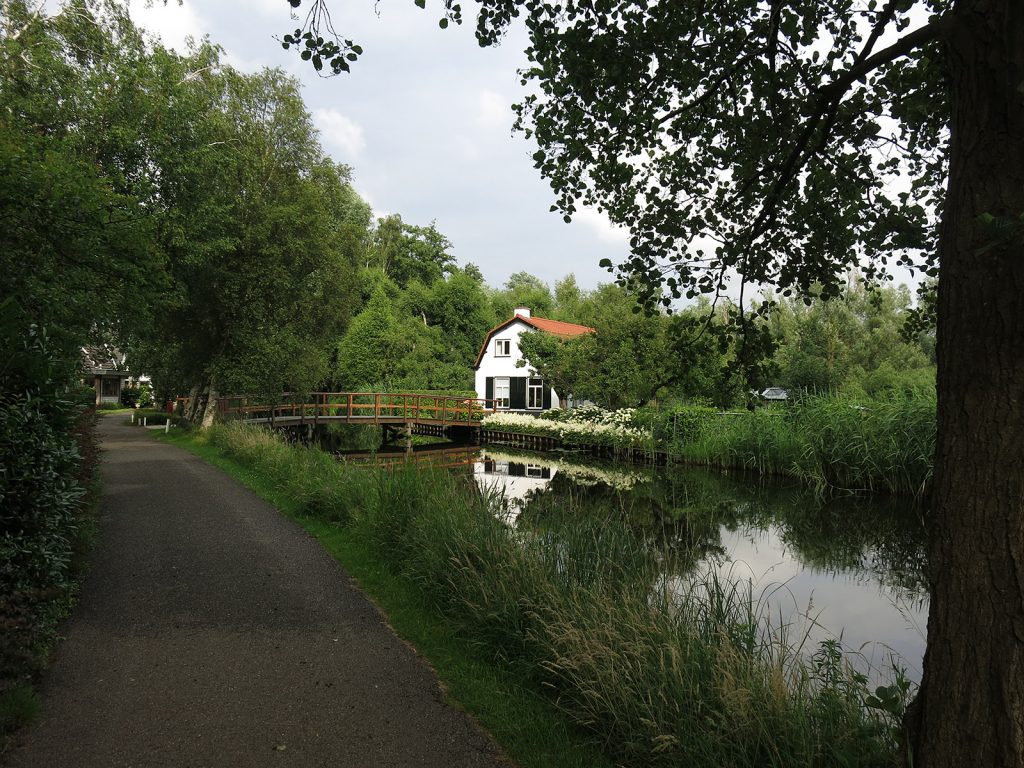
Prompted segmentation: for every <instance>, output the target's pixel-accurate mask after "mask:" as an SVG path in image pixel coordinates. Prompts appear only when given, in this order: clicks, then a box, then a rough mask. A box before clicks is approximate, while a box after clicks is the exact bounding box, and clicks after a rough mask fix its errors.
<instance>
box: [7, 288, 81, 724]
mask: <svg viewBox="0 0 1024 768" xmlns="http://www.w3.org/2000/svg"><path fill="white" fill-rule="evenodd" d="M26 328H27V329H28V330H27V333H26V332H25V329H26ZM0 338H2V339H3V340H4V341H5V342H7V343H5V344H4V345H3V348H4V349H7V350H10V352H9V353H7V355H6V357H5V359H3V360H2V361H0V393H2V394H0V740H2V738H3V735H4V734H5V732H7V731H9V730H11V729H12V728H14V727H17V726H18V725H20V724H22V722H23V721H25V720H27V719H29V718H30V716H31V714H32V712H33V710H34V694H33V693H32V689H31V684H32V681H33V679H34V676H35V675H36V674H37V673H38V672H39V671H40V669H41V667H42V665H43V663H44V661H45V657H46V651H47V649H48V647H49V645H50V643H51V642H52V640H53V637H54V633H55V629H56V624H57V621H58V620H59V619H60V618H61V617H62V616H63V615H64V614H65V612H66V611H67V609H68V607H69V605H70V601H71V598H72V596H73V590H74V581H73V579H74V576H75V570H76V569H75V566H76V564H77V562H78V559H79V557H78V556H79V555H80V554H81V550H82V547H83V538H84V537H83V534H84V532H85V531H86V530H87V529H88V527H89V521H88V519H87V516H86V512H87V510H88V507H89V502H90V490H91V486H92V476H93V472H94V469H95V465H96V443H95V439H94V435H93V425H94V421H95V415H94V412H93V411H92V410H91V409H88V408H87V407H86V405H85V403H86V402H87V395H88V394H91V393H92V390H88V391H87V393H80V392H78V391H76V389H75V387H74V386H73V381H74V365H73V364H72V363H70V362H68V360H69V355H68V354H63V353H62V352H61V351H58V349H57V348H56V345H55V344H54V343H53V342H52V341H51V340H50V339H49V338H48V337H47V335H46V333H45V332H44V331H43V330H42V329H40V328H38V327H35V326H27V324H24V323H22V322H21V319H20V318H19V317H17V316H16V313H14V312H13V310H12V309H11V305H9V304H7V305H4V306H0ZM70 359H73V355H72V356H71V357H70Z"/></svg>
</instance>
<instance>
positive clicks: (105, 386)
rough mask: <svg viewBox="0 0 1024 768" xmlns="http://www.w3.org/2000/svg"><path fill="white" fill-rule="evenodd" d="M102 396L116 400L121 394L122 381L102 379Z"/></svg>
mask: <svg viewBox="0 0 1024 768" xmlns="http://www.w3.org/2000/svg"><path fill="white" fill-rule="evenodd" d="M101 382H102V384H101V387H100V395H101V396H102V397H113V398H116V397H117V396H118V395H120V394H121V387H119V386H118V385H119V384H120V383H121V381H120V379H101Z"/></svg>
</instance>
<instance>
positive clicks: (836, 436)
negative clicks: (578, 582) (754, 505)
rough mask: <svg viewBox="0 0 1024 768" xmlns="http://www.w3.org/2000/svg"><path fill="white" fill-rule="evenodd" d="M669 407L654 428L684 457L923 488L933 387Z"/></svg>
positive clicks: (930, 451)
mask: <svg viewBox="0 0 1024 768" xmlns="http://www.w3.org/2000/svg"><path fill="white" fill-rule="evenodd" d="M699 411H700V412H699V413H695V414H690V413H688V412H686V411H685V410H684V411H683V413H684V414H685V415H684V419H683V421H684V423H685V424H686V427H687V428H686V429H685V430H680V431H678V432H677V433H676V435H675V436H674V437H673V433H672V428H671V424H672V422H671V420H672V419H673V418H676V419H677V420H678V419H679V417H678V416H676V417H673V415H672V413H669V414H665V415H664V416H662V417H661V423H660V424H659V425H658V426H659V427H660V434H661V435H663V439H664V440H666V441H668V442H669V444H670V446H671V452H672V453H674V454H675V455H676V456H678V457H679V458H681V459H682V460H683V461H686V462H689V463H693V464H700V465H705V466H714V467H723V468H733V469H747V470H753V471H757V472H761V473H767V474H776V475H789V476H792V477H796V478H798V479H800V480H801V481H803V482H805V483H807V484H808V485H810V486H812V487H813V488H815V489H816V490H817V491H819V492H821V493H825V492H830V491H834V490H850V491H864V492H884V493H894V494H901V495H908V496H915V497H919V498H920V497H923V496H925V495H926V494H927V492H928V489H929V487H930V485H931V479H932V464H933V457H934V453H935V394H934V392H929V391H922V392H917V393H913V394H911V395H907V396H900V397H892V398H889V399H875V400H868V401H866V400H864V399H863V398H860V399H858V398H853V397H848V396H844V395H827V396H809V397H806V398H803V399H802V400H799V401H797V402H796V403H794V404H792V405H790V406H787V407H785V408H778V409H774V408H772V409H768V408H766V409H760V410H757V411H754V412H743V413H727V414H718V413H713V412H709V411H707V409H699Z"/></svg>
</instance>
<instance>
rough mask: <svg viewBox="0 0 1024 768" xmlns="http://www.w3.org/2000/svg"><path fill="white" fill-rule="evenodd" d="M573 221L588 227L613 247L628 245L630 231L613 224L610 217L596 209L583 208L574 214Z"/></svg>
mask: <svg viewBox="0 0 1024 768" xmlns="http://www.w3.org/2000/svg"><path fill="white" fill-rule="evenodd" d="M573 221H578V222H580V223H581V224H584V225H586V226H587V227H589V228H590V230H591V231H592V232H593V233H594V234H595V235H597V237H598V238H599V239H600V240H602V241H604V242H606V243H609V244H611V245H627V244H628V243H629V230H628V229H626V227H620V226H619V225H618V224H612V223H611V222H610V221H609V220H608V217H607V216H606V215H605V214H603V213H601V212H600V211H598V210H596V209H594V208H586V207H581V208H578V209H577V210H576V213H575V214H573Z"/></svg>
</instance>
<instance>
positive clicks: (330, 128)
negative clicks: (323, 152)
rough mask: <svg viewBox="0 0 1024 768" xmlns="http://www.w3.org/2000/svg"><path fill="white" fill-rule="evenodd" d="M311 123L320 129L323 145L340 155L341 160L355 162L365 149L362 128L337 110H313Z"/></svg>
mask: <svg viewBox="0 0 1024 768" xmlns="http://www.w3.org/2000/svg"><path fill="white" fill-rule="evenodd" d="M313 122H314V123H316V126H317V128H319V129H320V135H321V136H322V137H323V140H324V144H326V145H327V147H328V148H331V149H335V150H337V151H338V152H339V153H341V155H342V156H343V159H345V160H355V159H356V158H357V157H358V156H359V155H360V154H361V153H362V151H363V150H364V149H366V139H365V138H364V137H363V128H362V126H361V125H359V124H358V123H357V122H355V121H354V120H352V119H351V118H348V117H346V116H345V115H343V114H341V112H339V111H338V110H336V109H332V108H327V109H317V110H314V111H313Z"/></svg>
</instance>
